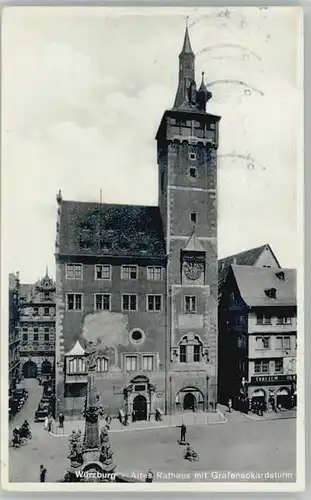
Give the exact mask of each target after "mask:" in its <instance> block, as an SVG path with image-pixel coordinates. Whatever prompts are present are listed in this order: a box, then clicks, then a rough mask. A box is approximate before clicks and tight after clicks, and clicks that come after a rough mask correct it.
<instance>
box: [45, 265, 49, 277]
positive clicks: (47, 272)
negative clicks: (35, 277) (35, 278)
mask: <svg viewBox="0 0 311 500" xmlns="http://www.w3.org/2000/svg"><path fill="white" fill-rule="evenodd" d="M45 276H47V277H49V268H48V266H45Z"/></svg>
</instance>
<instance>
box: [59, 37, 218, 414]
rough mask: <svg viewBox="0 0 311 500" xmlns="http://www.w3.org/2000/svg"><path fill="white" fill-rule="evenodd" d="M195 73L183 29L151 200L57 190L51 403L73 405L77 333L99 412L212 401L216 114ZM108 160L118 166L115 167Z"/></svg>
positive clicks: (80, 401)
mask: <svg viewBox="0 0 311 500" xmlns="http://www.w3.org/2000/svg"><path fill="white" fill-rule="evenodd" d="M211 97H212V94H211V93H210V92H209V91H208V90H207V88H206V87H205V84H204V74H202V82H201V84H200V86H199V88H197V85H196V82H195V54H194V53H193V51H192V48H191V44H190V38H189V33H188V28H186V32H185V37H184V43H183V47H182V51H181V53H180V55H179V78H178V86H177V92H176V97H175V102H174V105H173V108H172V109H169V110H166V111H165V112H164V114H163V117H162V119H161V122H160V125H159V128H158V131H157V134H156V143H157V158H158V206H134V205H118V204H106V203H86V202H80V201H67V200H65V199H63V195H62V193H61V192H59V194H58V196H57V204H58V208H57V236H56V250H55V256H56V388H57V399H58V411H63V412H66V414H67V415H78V414H81V410H82V409H83V405H84V398H85V394H86V383H87V374H86V367H85V362H84V357H83V355H84V349H85V347H86V341H87V340H93V342H95V343H96V344H97V346H98V353H99V358H98V360H97V371H96V386H97V391H98V393H99V396H100V399H101V403H102V405H103V406H104V408H105V410H107V411H109V412H111V413H116V412H117V411H119V410H122V411H123V412H124V413H125V414H127V415H129V417H130V418H131V417H132V416H135V419H140V420H143V419H149V418H153V417H154V415H155V413H156V411H157V410H160V411H161V412H165V413H168V414H171V413H177V412H183V411H186V410H191V411H192V410H196V411H206V410H208V409H209V408H210V407H211V404H213V403H215V402H216V400H217V304H218V295H217V294H218V263H217V185H216V183H217V156H216V154H217V148H218V130H219V121H220V117H218V116H215V115H212V114H209V113H208V112H207V111H206V105H207V102H208V101H209V99H211ZM116 167H117V166H116Z"/></svg>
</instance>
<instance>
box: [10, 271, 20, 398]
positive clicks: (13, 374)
mask: <svg viewBox="0 0 311 500" xmlns="http://www.w3.org/2000/svg"><path fill="white" fill-rule="evenodd" d="M19 290H20V283H19V276H18V273H17V275H16V276H15V275H14V274H10V275H9V392H13V391H14V390H15V388H16V384H17V382H18V380H19V366H20V357H19Z"/></svg>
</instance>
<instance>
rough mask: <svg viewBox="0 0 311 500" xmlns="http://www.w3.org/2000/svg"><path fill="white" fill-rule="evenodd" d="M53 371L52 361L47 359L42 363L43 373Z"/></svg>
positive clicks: (48, 373)
mask: <svg viewBox="0 0 311 500" xmlns="http://www.w3.org/2000/svg"><path fill="white" fill-rule="evenodd" d="M51 373H52V363H50V361H48V360H45V361H43V362H42V365H41V374H42V375H50V374H51Z"/></svg>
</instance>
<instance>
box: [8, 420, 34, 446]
mask: <svg viewBox="0 0 311 500" xmlns="http://www.w3.org/2000/svg"><path fill="white" fill-rule="evenodd" d="M30 438H31V430H30V425H29V423H28V422H27V420H24V422H23V424H22V425H21V426H17V427H15V428H14V429H13V439H12V443H13V446H14V447H16V448H17V447H19V445H20V443H21V440H22V439H30Z"/></svg>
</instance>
